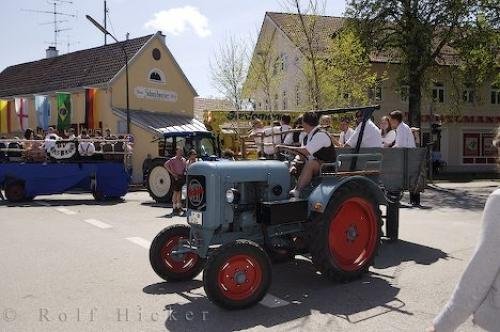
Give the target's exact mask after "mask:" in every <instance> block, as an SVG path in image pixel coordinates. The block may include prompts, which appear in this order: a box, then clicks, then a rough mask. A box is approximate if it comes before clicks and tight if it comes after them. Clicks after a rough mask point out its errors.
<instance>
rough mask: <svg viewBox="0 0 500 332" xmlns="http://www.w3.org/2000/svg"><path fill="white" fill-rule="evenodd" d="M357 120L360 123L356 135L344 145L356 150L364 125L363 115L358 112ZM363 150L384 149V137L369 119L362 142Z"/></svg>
mask: <svg viewBox="0 0 500 332" xmlns="http://www.w3.org/2000/svg"><path fill="white" fill-rule="evenodd" d="M356 119H357V121H358V123H359V124H358V126H357V127H356V130H354V133H353V134H352V135H351V137H349V139H348V140H347V142H346V143H345V144H344V146H345V147H351V148H355V147H356V144H357V142H358V137H359V133H360V132H361V126H362V125H363V121H362V120H363V113H361V112H356ZM361 147H362V148H381V147H382V135H380V129H378V127H377V126H376V125H375V124H374V123H373V121H372V120H370V119H368V120H367V121H366V125H365V130H364V132H363V138H362V140H361Z"/></svg>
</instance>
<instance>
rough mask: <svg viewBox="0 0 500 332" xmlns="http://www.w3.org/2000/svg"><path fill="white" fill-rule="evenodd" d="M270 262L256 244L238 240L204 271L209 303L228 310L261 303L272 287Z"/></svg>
mask: <svg viewBox="0 0 500 332" xmlns="http://www.w3.org/2000/svg"><path fill="white" fill-rule="evenodd" d="M271 274H272V273H271V261H270V260H269V257H268V256H267V254H266V252H265V251H264V250H263V249H262V248H261V247H260V246H259V245H258V244H256V243H255V242H252V241H248V240H237V241H235V242H231V243H228V244H225V245H223V246H222V247H220V248H219V249H217V251H216V252H215V253H214V254H212V255H211V256H210V257H209V258H208V261H207V266H206V268H205V270H204V271H203V287H204V288H205V293H206V294H207V297H208V298H209V300H210V301H212V302H213V303H215V304H217V305H218V306H220V307H222V308H224V309H229V310H236V309H244V308H247V307H250V306H253V305H255V304H256V303H258V302H259V301H260V300H262V298H263V297H264V296H265V295H266V293H267V290H268V289H269V286H270V285H271Z"/></svg>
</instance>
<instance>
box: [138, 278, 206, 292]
mask: <svg viewBox="0 0 500 332" xmlns="http://www.w3.org/2000/svg"><path fill="white" fill-rule="evenodd" d="M200 287H203V282H201V281H200V280H191V281H188V282H159V283H157V284H152V285H149V286H146V287H144V288H143V289H142V291H143V292H144V293H146V294H149V295H166V294H179V293H182V292H189V291H192V290H193V289H197V288H200Z"/></svg>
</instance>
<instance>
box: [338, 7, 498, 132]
mask: <svg viewBox="0 0 500 332" xmlns="http://www.w3.org/2000/svg"><path fill="white" fill-rule="evenodd" d="M499 12H500V9H499V6H498V0H349V1H348V3H347V10H346V15H347V16H348V17H350V18H352V19H353V20H351V23H352V24H353V25H354V26H355V27H356V28H357V29H358V31H359V32H360V35H361V36H362V40H363V42H364V43H365V45H366V47H367V50H369V51H376V52H385V53H386V54H387V55H388V56H392V57H393V59H394V61H397V62H399V63H401V73H400V77H401V80H402V81H403V82H404V83H405V84H406V85H408V87H409V96H408V97H409V106H408V109H409V120H410V124H411V125H413V126H417V127H420V118H421V117H420V115H421V100H422V94H423V93H422V90H423V88H424V87H425V84H426V82H425V79H426V74H427V72H428V71H429V70H430V69H432V68H433V67H435V66H436V65H439V64H442V63H443V62H444V61H447V62H449V61H450V57H451V58H453V59H451V61H456V63H459V59H460V57H463V58H462V59H460V61H463V63H464V66H466V65H467V63H468V61H469V60H468V59H466V58H468V57H469V56H472V58H474V55H475V54H477V53H476V52H477V51H476V50H477V49H478V48H477V46H480V44H481V43H478V38H479V39H480V38H481V34H478V33H477V32H478V30H477V28H478V27H479V26H480V24H479V23H478V22H480V21H481V20H484V22H485V23H487V24H483V25H482V27H483V29H486V30H487V31H488V33H494V34H495V33H496V34H498V32H497V31H494V29H498V28H499V24H500V20H499ZM483 32H484V30H483ZM465 41H467V43H465ZM450 46H453V47H454V48H450ZM466 46H467V47H466ZM482 46H484V47H483V48H482V49H481V47H480V48H479V49H481V51H480V53H484V52H485V53H487V54H489V55H488V57H490V56H491V57H494V58H495V59H497V56H498V49H496V50H495V49H489V48H488V47H487V46H488V43H486V44H482ZM445 53H446V57H447V58H444V54H445ZM482 56H484V54H482V55H481V56H480V57H482ZM480 57H479V58H480ZM479 58H478V57H476V61H473V63H475V64H476V65H477V64H480V63H479V62H478V61H477V60H479ZM495 62H496V66H494V67H490V68H489V69H488V70H490V71H497V70H498V61H497V60H496V61H495ZM495 67H496V68H495ZM482 68H484V67H482ZM472 70H473V71H474V72H475V70H474V69H472ZM488 76H489V75H488ZM478 78H481V75H479V76H478ZM483 79H485V76H484V75H483V76H482V78H481V80H483Z"/></svg>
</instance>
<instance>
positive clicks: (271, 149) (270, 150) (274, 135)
mask: <svg viewBox="0 0 500 332" xmlns="http://www.w3.org/2000/svg"><path fill="white" fill-rule="evenodd" d="M264 135H265V136H264V153H265V154H268V155H272V154H275V153H276V148H275V147H276V145H277V144H281V127H279V126H276V127H272V128H271V127H268V128H265V129H264ZM268 135H269V136H268Z"/></svg>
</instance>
